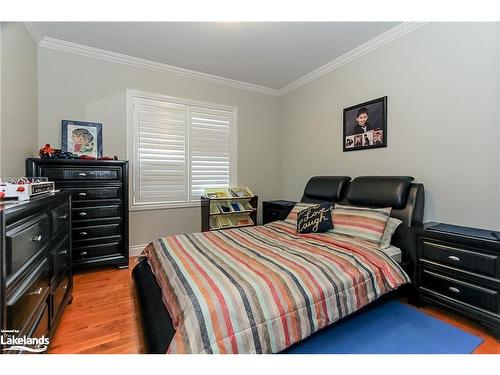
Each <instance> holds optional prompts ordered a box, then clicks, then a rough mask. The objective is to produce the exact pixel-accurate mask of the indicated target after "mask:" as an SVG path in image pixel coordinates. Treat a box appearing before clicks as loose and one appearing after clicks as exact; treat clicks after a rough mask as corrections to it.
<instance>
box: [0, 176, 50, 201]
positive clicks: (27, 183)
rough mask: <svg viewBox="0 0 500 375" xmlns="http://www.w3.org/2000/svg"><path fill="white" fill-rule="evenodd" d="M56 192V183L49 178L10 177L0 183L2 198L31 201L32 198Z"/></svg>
mask: <svg viewBox="0 0 500 375" xmlns="http://www.w3.org/2000/svg"><path fill="white" fill-rule="evenodd" d="M53 191H54V183H53V182H49V181H48V179H47V177H16V178H13V177H9V178H3V179H2V180H1V181H0V193H1V194H0V195H1V196H2V198H11V199H18V200H20V201H25V200H29V199H30V198H31V197H32V196H34V195H38V194H43V193H50V192H53Z"/></svg>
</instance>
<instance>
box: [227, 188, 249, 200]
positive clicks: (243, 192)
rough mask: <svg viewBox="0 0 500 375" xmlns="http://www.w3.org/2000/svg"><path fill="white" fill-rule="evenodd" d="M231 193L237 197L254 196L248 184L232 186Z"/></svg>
mask: <svg viewBox="0 0 500 375" xmlns="http://www.w3.org/2000/svg"><path fill="white" fill-rule="evenodd" d="M228 190H229V192H230V193H231V195H232V196H233V197H235V198H245V197H248V198H251V197H253V194H252V192H251V191H250V189H249V188H247V187H246V186H239V187H232V188H229V189H228Z"/></svg>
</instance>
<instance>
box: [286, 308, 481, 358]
mask: <svg viewBox="0 0 500 375" xmlns="http://www.w3.org/2000/svg"><path fill="white" fill-rule="evenodd" d="M482 342H483V340H482V339H481V338H479V337H476V336H473V335H471V334H469V333H467V332H464V331H462V330H461V329H458V328H455V327H454V326H452V325H450V324H448V323H445V322H442V321H441V320H438V319H436V318H433V317H432V316H429V315H426V314H424V313H422V312H420V311H418V310H417V309H415V308H414V307H411V306H408V305H405V304H403V303H400V302H397V301H389V302H387V303H384V304H382V305H380V306H377V307H374V308H372V309H369V310H367V311H365V312H362V313H361V314H359V315H358V316H355V317H353V318H351V319H348V320H346V321H345V322H341V323H339V324H337V325H334V326H333V327H330V328H326V329H323V330H322V331H320V332H318V333H317V334H315V335H313V336H312V337H310V338H308V339H306V340H304V341H302V342H301V343H299V344H297V345H296V346H294V347H292V348H291V349H290V350H289V351H288V352H287V353H290V354H468V353H472V352H473V351H474V349H475V348H476V347H477V346H478V345H479V344H481V343H482Z"/></svg>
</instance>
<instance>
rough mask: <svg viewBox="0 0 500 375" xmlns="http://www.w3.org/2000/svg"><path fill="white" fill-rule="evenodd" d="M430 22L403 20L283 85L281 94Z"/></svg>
mask: <svg viewBox="0 0 500 375" xmlns="http://www.w3.org/2000/svg"><path fill="white" fill-rule="evenodd" d="M427 23H428V22H403V23H401V24H399V25H398V26H396V27H393V28H392V29H389V30H387V31H386V32H385V33H383V34H380V35H379V36H377V37H375V38H373V39H371V40H369V41H368V42H366V43H364V44H362V45H360V46H359V47H356V48H354V49H353V50H351V51H349V52H347V53H345V54H344V55H342V56H339V57H337V58H336V59H335V60H332V61H330V62H329V63H327V64H325V65H323V66H321V67H319V68H318V69H315V70H313V71H312V72H310V73H308V74H306V75H305V76H302V77H301V78H299V79H297V80H296V81H293V82H292V83H289V84H288V85H286V86H284V87H282V88H281V89H280V90H279V94H280V95H279V96H283V95H286V94H289V93H290V92H292V91H294V90H295V89H298V88H299V87H301V86H304V85H306V84H308V83H309V82H312V81H314V80H316V79H318V78H320V77H322V76H324V75H325V74H328V73H330V72H333V71H334V70H336V69H339V68H340V67H342V66H344V65H346V64H348V63H350V62H352V61H354V60H356V59H359V58H360V57H362V56H365V55H367V54H369V53H370V52H373V51H375V50H376V49H378V48H380V47H383V46H385V45H386V44H388V43H390V42H392V41H394V40H396V39H398V38H400V37H402V36H404V35H406V34H408V33H410V32H412V31H415V30H417V29H419V28H420V27H422V26H424V25H426V24H427Z"/></svg>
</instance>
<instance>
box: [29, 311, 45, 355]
mask: <svg viewBox="0 0 500 375" xmlns="http://www.w3.org/2000/svg"><path fill="white" fill-rule="evenodd" d="M49 327H50V323H49V306H48V305H47V303H44V304H43V305H42V308H41V309H40V313H39V315H38V316H37V317H36V319H35V324H34V325H33V329H32V330H31V332H30V333H29V335H30V337H33V338H41V337H42V336H45V337H48V336H49ZM42 346H43V345H42Z"/></svg>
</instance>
